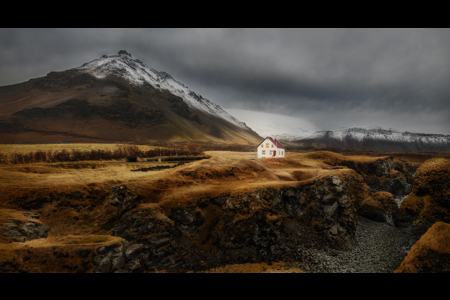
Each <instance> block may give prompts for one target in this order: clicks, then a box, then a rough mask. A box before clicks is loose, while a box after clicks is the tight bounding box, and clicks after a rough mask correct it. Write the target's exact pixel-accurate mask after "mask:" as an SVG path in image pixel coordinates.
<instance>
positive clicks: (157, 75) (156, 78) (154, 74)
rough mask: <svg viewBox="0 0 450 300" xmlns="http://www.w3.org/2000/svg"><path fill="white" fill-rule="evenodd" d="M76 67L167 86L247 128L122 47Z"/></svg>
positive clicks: (189, 101) (203, 108) (193, 105)
mask: <svg viewBox="0 0 450 300" xmlns="http://www.w3.org/2000/svg"><path fill="white" fill-rule="evenodd" d="M75 69H76V70H80V71H83V72H86V73H89V74H91V75H93V76H95V77H96V78H99V79H101V78H105V77H106V76H108V75H110V74H114V75H116V76H120V77H123V78H125V79H126V80H128V81H129V82H130V83H131V84H133V85H143V84H146V83H148V84H150V85H151V86H153V87H154V88H156V89H159V90H161V89H166V90H169V91H170V92H171V93H172V94H174V95H176V96H179V97H181V98H182V99H183V100H184V101H185V102H186V104H187V105H188V106H189V107H191V108H197V109H199V110H201V111H204V112H207V113H209V114H212V115H217V116H220V117H221V118H223V119H225V120H226V121H228V122H231V123H233V124H235V125H237V126H239V127H241V128H244V129H248V127H247V126H246V125H245V124H244V123H243V122H241V121H239V120H238V119H236V118H235V117H233V116H232V115H230V114H229V113H228V112H226V111H225V110H223V109H222V108H221V107H220V106H219V105H217V104H215V103H213V102H211V101H209V100H208V99H206V98H204V97H202V96H201V95H199V94H197V93H195V92H193V91H191V90H190V89H189V88H188V87H187V86H186V85H184V84H183V83H181V82H179V81H177V80H175V79H174V78H173V77H172V76H171V75H170V74H168V73H166V72H160V71H157V70H155V69H153V68H150V67H148V66H147V65H145V64H144V63H143V62H142V61H140V60H139V59H136V58H133V56H132V55H131V54H130V53H128V52H126V51H125V50H120V51H119V53H118V54H115V55H103V56H101V57H100V58H97V59H94V60H92V61H90V62H88V63H85V64H83V65H82V66H80V67H78V68H75Z"/></svg>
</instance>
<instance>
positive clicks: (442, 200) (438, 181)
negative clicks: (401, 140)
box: [400, 158, 450, 224]
mask: <svg viewBox="0 0 450 300" xmlns="http://www.w3.org/2000/svg"><path fill="white" fill-rule="evenodd" d="M400 210H401V212H402V214H404V215H412V216H415V217H416V218H418V219H419V220H420V221H422V222H424V223H428V224H433V223H435V222H438V221H443V222H450V160H449V159H444V158H433V159H430V160H427V161H426V162H425V163H424V164H423V165H421V166H420V167H419V168H418V169H417V172H416V174H415V176H414V185H413V189H412V192H411V193H410V194H409V195H408V197H407V198H406V199H405V200H404V201H403V202H402V204H401V207H400Z"/></svg>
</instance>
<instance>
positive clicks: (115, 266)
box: [93, 240, 146, 273]
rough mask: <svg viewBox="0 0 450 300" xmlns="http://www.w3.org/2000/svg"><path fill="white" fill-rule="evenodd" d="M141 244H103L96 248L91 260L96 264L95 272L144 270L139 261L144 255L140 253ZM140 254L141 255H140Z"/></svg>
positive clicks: (133, 271) (134, 271) (143, 259)
mask: <svg viewBox="0 0 450 300" xmlns="http://www.w3.org/2000/svg"><path fill="white" fill-rule="evenodd" d="M142 249H143V244H132V245H131V244H130V243H128V242H127V241H126V240H123V241H122V244H121V245H120V244H114V245H111V246H105V247H102V248H100V249H99V250H98V252H97V255H95V256H94V258H93V262H94V264H96V265H97V270H96V273H139V272H142V271H143V270H144V266H143V265H141V263H143V262H145V257H146V255H144V254H142ZM141 254H142V255H141Z"/></svg>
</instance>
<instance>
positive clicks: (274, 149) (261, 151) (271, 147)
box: [256, 137, 284, 158]
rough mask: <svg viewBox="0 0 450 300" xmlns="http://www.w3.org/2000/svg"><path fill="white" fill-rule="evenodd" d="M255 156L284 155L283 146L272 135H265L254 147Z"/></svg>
mask: <svg viewBox="0 0 450 300" xmlns="http://www.w3.org/2000/svg"><path fill="white" fill-rule="evenodd" d="M256 154H257V158H263V157H284V147H283V145H281V143H280V142H279V141H277V140H276V139H275V138H274V137H266V138H265V139H264V140H263V141H262V142H261V143H260V144H259V145H258V147H256Z"/></svg>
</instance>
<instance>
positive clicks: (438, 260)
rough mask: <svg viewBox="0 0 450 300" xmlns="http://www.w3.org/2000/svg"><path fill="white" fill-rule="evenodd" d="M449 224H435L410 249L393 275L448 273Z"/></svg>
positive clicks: (449, 265)
mask: <svg viewBox="0 0 450 300" xmlns="http://www.w3.org/2000/svg"><path fill="white" fill-rule="evenodd" d="M449 272H450V224H448V223H444V222H436V223H435V224H433V225H432V226H431V227H430V228H429V229H428V230H427V232H426V233H425V234H424V235H422V237H421V238H420V239H419V240H418V241H417V242H416V243H415V244H414V245H413V246H412V247H411V250H410V251H409V252H408V255H407V256H406V258H405V259H404V260H403V262H402V263H401V264H400V266H399V267H398V268H397V270H395V271H394V273H449Z"/></svg>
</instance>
